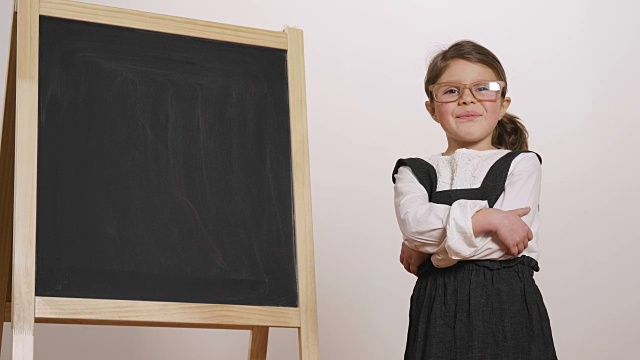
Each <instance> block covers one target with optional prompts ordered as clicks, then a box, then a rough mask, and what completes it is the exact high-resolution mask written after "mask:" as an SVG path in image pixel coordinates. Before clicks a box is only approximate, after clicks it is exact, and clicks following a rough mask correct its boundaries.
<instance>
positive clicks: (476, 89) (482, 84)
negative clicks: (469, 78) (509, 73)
mask: <svg viewBox="0 0 640 360" xmlns="http://www.w3.org/2000/svg"><path fill="white" fill-rule="evenodd" d="M505 86H506V83H505V82H504V81H478V82H474V83H472V84H460V83H440V84H433V85H430V86H429V91H430V92H431V93H432V94H433V98H434V100H435V101H437V102H440V103H448V102H454V101H458V99H460V98H461V97H462V94H463V93H464V90H465V89H469V90H470V91H471V94H472V95H473V97H475V98H476V99H477V100H478V101H496V100H498V98H500V95H501V93H502V89H503V88H504V87H505Z"/></svg>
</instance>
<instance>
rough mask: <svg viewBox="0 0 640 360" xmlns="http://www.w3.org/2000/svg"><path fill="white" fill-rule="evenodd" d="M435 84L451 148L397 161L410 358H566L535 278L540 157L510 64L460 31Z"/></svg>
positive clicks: (435, 64) (433, 98)
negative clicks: (513, 89)
mask: <svg viewBox="0 0 640 360" xmlns="http://www.w3.org/2000/svg"><path fill="white" fill-rule="evenodd" d="M425 91H426V93H427V96H428V100H427V102H426V107H427V110H428V111H429V114H430V115H431V117H432V118H433V119H434V120H435V121H436V122H437V123H439V124H440V126H441V127H442V129H443V130H444V132H445V135H446V137H447V143H448V147H447V149H446V150H445V151H444V152H443V153H441V154H437V155H434V156H431V157H429V158H428V159H427V160H426V161H425V160H422V159H418V158H410V159H401V160H398V162H397V164H396V166H395V169H394V171H393V181H394V183H395V186H394V191H395V209H396V215H397V219H398V224H399V226H400V230H401V231H402V234H403V237H404V241H403V244H402V248H401V252H400V261H401V262H402V264H403V265H404V266H405V268H406V269H407V270H408V271H410V272H412V273H414V274H416V275H417V276H418V279H417V282H416V285H415V288H414V291H413V295H412V296H411V310H410V314H409V331H408V337H407V346H406V350H405V359H406V360H416V359H420V360H422V359H424V360H426V359H429V360H434V359H443V360H444V359H465V360H467V359H473V360H476V359H487V360H500V359H504V360H514V359H526V360H543V359H544V360H547V359H557V357H556V354H555V349H554V345H553V339H552V336H551V327H550V324H549V317H548V315H547V310H546V308H545V305H544V302H543V300H542V296H541V294H540V291H539V290H538V287H537V286H536V284H535V282H534V280H533V273H534V271H538V270H539V268H538V262H537V260H538V257H539V252H538V229H539V226H540V220H539V216H538V201H539V197H540V178H541V169H540V165H541V159H540V157H539V156H538V155H537V154H535V153H533V152H529V151H527V146H528V145H527V131H526V129H525V127H524V126H523V124H522V123H521V122H520V121H519V120H518V118H517V117H515V116H513V115H511V114H508V113H507V109H508V107H509V104H510V102H511V99H510V98H508V97H506V93H507V79H506V75H505V72H504V69H503V67H502V65H501V64H500V61H499V60H498V59H497V57H496V56H495V55H494V54H493V53H492V52H491V51H489V50H488V49H486V48H485V47H483V46H481V45H479V44H477V43H474V42H471V41H460V42H457V43H455V44H453V45H451V46H450V47H449V48H448V49H446V50H444V51H442V52H440V53H439V54H437V55H436V56H435V57H434V59H433V60H432V61H431V64H430V65H429V68H428V70H427V76H426V78H425Z"/></svg>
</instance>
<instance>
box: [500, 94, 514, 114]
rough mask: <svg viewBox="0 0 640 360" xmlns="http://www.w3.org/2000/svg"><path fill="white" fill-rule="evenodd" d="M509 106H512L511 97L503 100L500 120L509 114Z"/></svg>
mask: <svg viewBox="0 0 640 360" xmlns="http://www.w3.org/2000/svg"><path fill="white" fill-rule="evenodd" d="M509 105H511V98H510V97H506V98H504V99H502V106H501V107H500V119H502V117H503V116H504V114H506V113H507V110H508V109H509Z"/></svg>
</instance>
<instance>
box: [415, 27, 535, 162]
mask: <svg viewBox="0 0 640 360" xmlns="http://www.w3.org/2000/svg"><path fill="white" fill-rule="evenodd" d="M458 59H459V60H465V61H468V62H471V63H475V64H480V65H484V66H486V67H488V68H490V69H491V70H492V71H493V72H494V74H495V75H496V76H497V77H498V80H501V81H504V82H505V84H507V75H506V74H505V72H504V68H503V67H502V64H501V63H500V60H498V58H497V57H496V56H495V55H494V54H493V53H492V52H491V51H490V50H489V49H487V48H485V47H484V46H482V45H480V44H478V43H475V42H473V41H470V40H462V41H458V42H456V43H454V44H453V45H451V46H449V47H448V48H447V49H445V50H442V51H441V52H439V53H438V54H436V56H435V57H434V58H433V59H432V60H431V63H430V64H429V67H428V69H427V75H426V76H425V79H424V89H425V92H426V93H427V96H428V97H429V101H431V102H433V94H432V93H431V91H429V86H431V85H433V84H435V83H436V82H437V81H438V80H439V79H440V77H442V75H443V74H444V72H445V71H446V70H447V68H448V67H449V65H450V64H451V62H452V61H453V60H458ZM507 87H508V86H507V85H505V86H504V88H503V89H502V97H505V96H506V95H507ZM528 138H529V133H528V132H527V129H526V128H525V126H524V124H523V123H522V121H521V120H520V119H519V118H518V117H517V116H515V115H513V114H510V113H506V114H505V115H504V116H503V117H502V119H500V121H498V125H497V126H496V128H495V129H494V130H493V135H492V137H491V144H492V145H493V146H495V147H497V148H501V149H508V150H528V149H529V144H528Z"/></svg>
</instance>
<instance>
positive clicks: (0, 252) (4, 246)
mask: <svg viewBox="0 0 640 360" xmlns="http://www.w3.org/2000/svg"><path fill="white" fill-rule="evenodd" d="M4 104H5V105H4V117H3V121H2V141H1V142H0V316H2V322H1V323H0V324H4V320H5V315H4V314H5V307H6V304H7V292H8V289H9V277H10V276H11V251H12V249H11V248H12V244H13V178H14V175H13V170H14V163H15V161H14V151H15V120H16V14H15V13H13V22H12V26H11V45H10V48H9V70H8V71H7V88H6V92H5V102H4ZM3 328H4V327H3V326H0V346H2V343H1V340H2V332H3V331H2V330H3ZM0 350H1V348H0Z"/></svg>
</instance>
